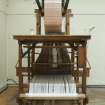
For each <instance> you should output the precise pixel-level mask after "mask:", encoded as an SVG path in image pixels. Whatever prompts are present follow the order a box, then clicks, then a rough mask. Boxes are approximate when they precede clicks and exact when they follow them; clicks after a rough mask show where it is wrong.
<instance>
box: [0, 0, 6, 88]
mask: <svg viewBox="0 0 105 105" xmlns="http://www.w3.org/2000/svg"><path fill="white" fill-rule="evenodd" d="M5 6H6V0H0V89H1V88H3V87H4V86H5V85H6V77H7V75H6V33H5V26H6V14H5Z"/></svg>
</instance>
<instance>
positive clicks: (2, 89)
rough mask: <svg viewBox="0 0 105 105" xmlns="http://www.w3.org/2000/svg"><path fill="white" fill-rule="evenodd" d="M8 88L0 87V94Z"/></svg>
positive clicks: (6, 86) (5, 86)
mask: <svg viewBox="0 0 105 105" xmlns="http://www.w3.org/2000/svg"><path fill="white" fill-rule="evenodd" d="M7 88H8V85H7V84H5V85H3V86H1V87H0V93H1V92H3V91H4V90H6V89H7Z"/></svg>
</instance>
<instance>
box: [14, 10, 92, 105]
mask: <svg viewBox="0 0 105 105" xmlns="http://www.w3.org/2000/svg"><path fill="white" fill-rule="evenodd" d="M35 13H36V35H35V36H34V35H33V36H32V35H16V36H14V39H16V40H18V45H19V47H18V65H17V66H16V74H17V76H18V77H19V91H18V103H19V105H27V104H29V105H31V104H32V101H34V100H46V99H48V100H52V98H53V100H52V102H53V101H54V100H71V101H76V102H77V104H78V105H86V103H87V100H88V99H87V96H86V77H88V76H89V68H87V40H89V39H90V36H84V35H80V36H76V35H70V16H71V10H70V9H69V10H66V11H64V12H63V14H62V16H64V17H65V18H66V26H65V30H66V32H65V36H60V35H58V36H55V35H52V36H49V35H48V36H41V35H40V34H41V17H43V16H44V13H43V12H42V11H40V10H39V9H37V10H35ZM69 35H70V36H69ZM39 42H42V43H44V42H59V43H62V42H65V43H68V44H69V46H68V47H66V48H72V51H71V52H72V53H71V54H72V59H71V61H72V62H73V63H74V59H75V58H76V59H77V62H76V63H77V70H74V66H72V69H73V70H72V75H73V76H74V78H75V81H76V83H77V87H78V88H81V90H82V91H81V94H79V95H78V96H77V97H66V98H64V97H58V98H57V97H56V98H54V97H52V98H48V97H47V98H46V97H42V98H41V97H40V98H37V97H36V98H35V97H27V96H26V95H25V94H24V93H25V92H26V91H25V90H26V88H27V89H29V82H30V78H31V77H32V64H33V63H34V62H35V49H36V48H38V47H37V46H36V44H37V43H39ZM25 47H27V49H28V50H27V51H26V52H24V53H23V51H24V48H25ZM45 47H49V48H50V47H51V46H39V48H45ZM57 47H58V48H65V46H57ZM51 48H52V47H51ZM75 51H77V55H76V56H75ZM26 54H28V58H27V61H28V64H27V67H23V65H22V63H23V61H22V60H23V58H24V56H25V55H26ZM80 68H82V70H80ZM25 76H26V77H27V78H28V84H24V83H23V77H25ZM80 78H82V84H79V79H80ZM77 90H78V89H77ZM78 91H79V90H78ZM81 100H83V102H81ZM27 101H28V102H27ZM53 105H54V103H53Z"/></svg>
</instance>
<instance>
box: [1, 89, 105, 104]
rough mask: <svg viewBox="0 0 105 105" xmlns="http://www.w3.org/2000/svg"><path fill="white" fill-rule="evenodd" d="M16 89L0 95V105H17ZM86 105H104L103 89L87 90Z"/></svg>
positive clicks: (104, 93)
mask: <svg viewBox="0 0 105 105" xmlns="http://www.w3.org/2000/svg"><path fill="white" fill-rule="evenodd" d="M16 95H17V87H9V88H8V89H7V90H5V91H4V92H3V93H1V94H0V105H18V104H17V103H16ZM88 95H89V104H88V105H105V88H89V89H88Z"/></svg>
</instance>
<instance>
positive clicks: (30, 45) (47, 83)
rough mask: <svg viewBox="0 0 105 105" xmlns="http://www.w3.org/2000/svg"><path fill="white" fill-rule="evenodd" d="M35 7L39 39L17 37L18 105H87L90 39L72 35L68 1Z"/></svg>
mask: <svg viewBox="0 0 105 105" xmlns="http://www.w3.org/2000/svg"><path fill="white" fill-rule="evenodd" d="M36 3H37V6H38V9H36V10H35V13H36V35H15V36H14V39H16V40H18V45H19V46H18V47H19V48H18V62H17V65H16V74H17V76H18V78H19V88H18V96H17V102H18V104H19V105H57V104H66V105H68V104H69V105H86V104H87V102H88V97H87V93H86V78H87V77H88V76H89V70H90V67H89V65H88V62H87V40H89V39H90V36H89V35H71V34H70V20H71V18H70V17H71V16H72V14H71V10H70V9H68V4H69V0H41V1H39V0H36ZM41 18H44V30H45V35H41V28H42V27H41V23H42V21H41ZM63 19H65V24H62V20H63ZM62 25H65V32H62Z"/></svg>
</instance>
